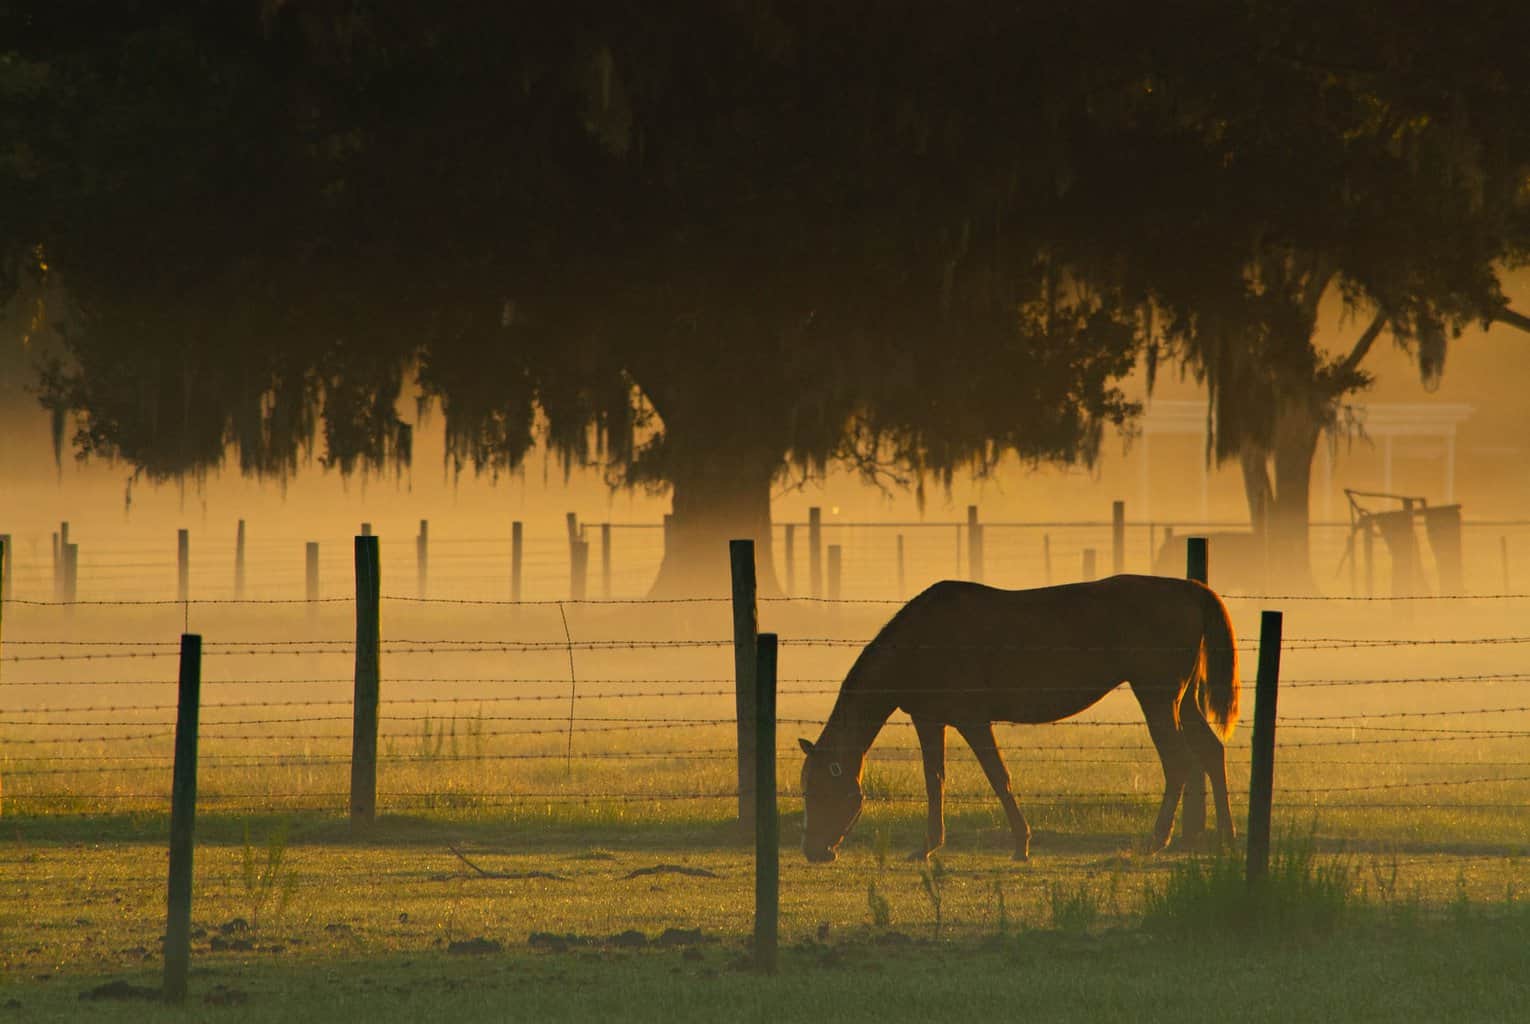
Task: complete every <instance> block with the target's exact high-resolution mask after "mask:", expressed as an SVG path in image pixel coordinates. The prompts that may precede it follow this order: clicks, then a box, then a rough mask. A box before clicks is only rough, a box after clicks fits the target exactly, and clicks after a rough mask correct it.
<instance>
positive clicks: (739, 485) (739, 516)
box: [649, 430, 782, 597]
mask: <svg viewBox="0 0 1530 1024" xmlns="http://www.w3.org/2000/svg"><path fill="white" fill-rule="evenodd" d="M666 434H667V435H668V437H669V440H670V442H671V443H670V444H669V445H668V448H669V451H668V453H667V454H668V464H669V480H670V483H671V485H672V489H673V495H674V504H673V509H674V514H673V518H672V519H671V521H670V528H669V532H668V537H667V542H666V546H665V550H664V561H663V563H662V564H661V565H660V566H659V575H658V577H657V578H656V579H655V580H654V584H653V589H652V590H651V591H650V594H649V596H651V597H721V596H726V595H728V594H729V593H731V584H730V572H729V562H728V542H729V541H730V540H741V539H747V540H753V541H754V559H755V574H756V578H757V581H758V587H759V593H760V594H761V596H769V597H774V596H779V594H780V592H781V588H780V586H779V585H778V584H777V582H776V571H775V561H774V548H773V547H772V545H771V529H770V486H771V481H772V480H773V479H774V478H775V475H776V471H777V470H778V469H779V468H780V466H781V460H782V456H781V455H779V454H772V453H769V452H765V451H762V450H760V449H759V448H751V447H750V446H746V445H732V444H729V443H728V441H727V439H726V438H716V437H713V438H712V439H711V440H712V441H713V442H714V443H712V444H701V445H698V444H696V443H695V440H696V439H695V438H690V439H688V440H690V441H691V443H689V444H687V443H684V442H685V440H687V439H682V438H678V437H675V436H674V435H673V434H672V433H671V432H670V431H669V430H666ZM674 442H680V443H674Z"/></svg>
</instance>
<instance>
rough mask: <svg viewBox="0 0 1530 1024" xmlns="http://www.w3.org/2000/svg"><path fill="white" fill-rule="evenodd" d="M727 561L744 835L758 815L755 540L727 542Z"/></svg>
mask: <svg viewBox="0 0 1530 1024" xmlns="http://www.w3.org/2000/svg"><path fill="white" fill-rule="evenodd" d="M728 562H729V565H730V567H731V570H732V578H733V683H734V694H735V697H734V703H735V706H736V711H737V714H738V823H739V827H740V828H741V829H743V830H744V832H745V834H747V833H748V829H749V828H750V827H752V826H753V824H754V818H755V806H756V799H755V764H756V761H757V758H758V757H759V756H760V753H761V752H760V751H759V750H758V749H756V747H755V728H756V724H755V723H756V718H757V717H758V711H759V709H758V708H757V707H756V706H755V694H756V691H757V681H756V678H755V668H756V651H757V649H758V642H757V638H758V635H759V612H758V604H757V602H758V588H757V585H756V576H755V565H754V541H752V540H730V541H728Z"/></svg>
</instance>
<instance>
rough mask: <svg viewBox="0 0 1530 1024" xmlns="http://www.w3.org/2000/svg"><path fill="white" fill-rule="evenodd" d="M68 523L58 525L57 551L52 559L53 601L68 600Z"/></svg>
mask: <svg viewBox="0 0 1530 1024" xmlns="http://www.w3.org/2000/svg"><path fill="white" fill-rule="evenodd" d="M68 590H69V521H68V520H67V519H66V520H64V521H63V522H61V523H59V524H58V549H57V550H56V551H55V552H54V557H53V599H54V600H55V601H66V600H68V598H69V594H68Z"/></svg>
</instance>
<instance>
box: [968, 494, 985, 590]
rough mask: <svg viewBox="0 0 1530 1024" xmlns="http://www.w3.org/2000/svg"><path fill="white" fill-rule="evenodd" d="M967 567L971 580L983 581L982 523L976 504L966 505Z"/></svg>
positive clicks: (975, 581)
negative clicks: (979, 520)
mask: <svg viewBox="0 0 1530 1024" xmlns="http://www.w3.org/2000/svg"><path fill="white" fill-rule="evenodd" d="M967 569H968V573H967V575H968V578H969V579H971V580H972V582H974V583H982V582H983V524H982V523H980V522H978V507H977V506H976V505H968V506H967Z"/></svg>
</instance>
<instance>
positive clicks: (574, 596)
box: [568, 538, 590, 601]
mask: <svg viewBox="0 0 1530 1024" xmlns="http://www.w3.org/2000/svg"><path fill="white" fill-rule="evenodd" d="M589 580H590V542H589V541H587V540H584V539H582V538H575V539H574V540H573V541H571V542H570V543H569V558H568V598H569V600H570V601H583V600H584V599H585V597H586V595H587V594H588V593H589Z"/></svg>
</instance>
